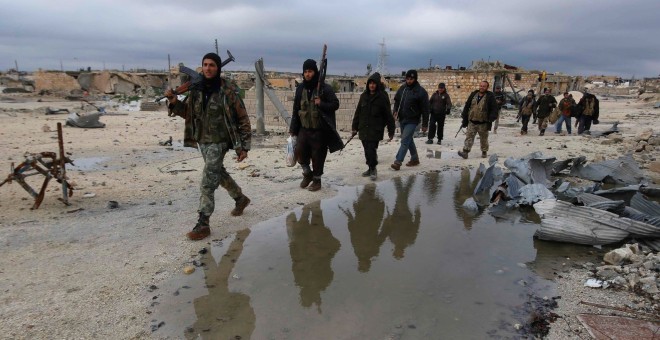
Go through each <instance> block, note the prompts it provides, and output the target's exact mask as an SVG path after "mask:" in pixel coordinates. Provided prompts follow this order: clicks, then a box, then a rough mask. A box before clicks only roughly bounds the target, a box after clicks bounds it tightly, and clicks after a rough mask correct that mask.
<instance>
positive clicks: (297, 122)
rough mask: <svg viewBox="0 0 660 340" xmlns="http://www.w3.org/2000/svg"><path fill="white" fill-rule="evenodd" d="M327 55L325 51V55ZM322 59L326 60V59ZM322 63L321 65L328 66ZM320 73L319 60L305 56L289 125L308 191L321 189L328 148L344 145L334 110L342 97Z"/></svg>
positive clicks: (303, 185) (332, 149)
mask: <svg viewBox="0 0 660 340" xmlns="http://www.w3.org/2000/svg"><path fill="white" fill-rule="evenodd" d="M324 58H325V55H324V56H323V57H322V59H324ZM322 63H323V64H325V62H324V60H323V62H322ZM323 64H322V69H324V68H325V67H324V66H325V65H323ZM319 74H320V73H319V68H318V66H317V65H316V61H314V60H313V59H307V60H305V62H304V63H303V82H302V84H300V85H298V88H296V94H295V97H294V99H293V115H292V117H291V126H290V127H289V134H290V135H291V136H298V141H297V144H296V158H297V159H298V163H299V164H300V166H301V167H302V169H303V180H302V182H300V187H301V188H303V189H304V188H307V189H308V190H309V191H317V190H320V189H321V176H322V175H323V166H324V164H325V158H326V157H327V155H328V149H330V152H334V151H336V150H340V149H342V148H343V146H344V143H343V142H342V140H341V138H340V137H339V135H338V134H337V123H336V118H335V111H337V109H339V99H337V96H336V95H335V92H334V91H333V90H332V87H331V86H330V85H328V84H326V83H325V81H324V79H321V77H320V76H319ZM323 78H325V77H323ZM310 161H311V167H310ZM310 183H311V185H310Z"/></svg>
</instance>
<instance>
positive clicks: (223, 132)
mask: <svg viewBox="0 0 660 340" xmlns="http://www.w3.org/2000/svg"><path fill="white" fill-rule="evenodd" d="M221 64H222V62H221V59H220V56H218V55H217V54H215V53H208V54H206V55H205V56H204V57H203V58H202V74H203V80H202V82H201V83H200V84H197V85H196V86H193V87H192V88H191V89H190V95H189V96H188V97H187V98H186V99H185V100H183V101H179V100H178V99H177V97H176V96H175V95H174V93H173V91H172V90H168V91H167V92H166V93H165V96H166V97H167V98H168V101H169V110H170V115H172V116H175V115H176V116H180V117H182V118H184V119H185V125H186V126H185V132H184V146H188V147H197V148H199V150H200V152H201V153H202V158H203V159H204V170H203V172H202V182H201V185H200V191H201V196H200V199H199V209H198V213H199V218H198V221H197V224H196V225H195V227H194V228H193V230H192V231H190V232H189V233H188V234H187V236H188V238H189V239H191V240H201V239H203V238H205V237H207V236H208V235H209V234H210V232H211V231H210V226H209V218H210V217H211V214H212V213H213V211H214V209H215V196H214V193H215V190H216V189H217V188H218V186H222V187H223V188H225V190H227V192H228V193H229V195H230V196H231V197H232V198H233V199H234V201H235V206H234V209H233V210H232V211H231V214H232V215H233V216H239V215H242V214H243V210H244V209H245V207H246V206H247V205H248V204H250V199H249V198H248V197H247V196H245V195H244V194H243V192H242V190H241V188H240V187H239V186H238V184H236V182H235V181H234V179H232V178H231V176H230V175H229V173H227V170H226V169H225V167H224V165H223V161H224V158H225V154H226V153H227V152H228V151H229V150H231V149H233V150H234V151H235V152H236V155H237V156H238V157H237V162H241V161H243V160H244V159H245V158H246V157H247V153H248V151H249V150H250V139H251V137H252V132H251V131H252V129H251V127H250V119H249V117H248V115H247V112H246V110H245V105H244V104H243V101H242V100H241V98H240V96H239V95H238V93H237V92H238V91H237V90H238V89H237V87H236V86H235V85H234V84H230V83H229V82H228V81H227V80H226V79H224V78H221V77H220V71H221V70H220V65H221Z"/></svg>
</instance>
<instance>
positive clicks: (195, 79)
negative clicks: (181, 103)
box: [155, 50, 236, 103]
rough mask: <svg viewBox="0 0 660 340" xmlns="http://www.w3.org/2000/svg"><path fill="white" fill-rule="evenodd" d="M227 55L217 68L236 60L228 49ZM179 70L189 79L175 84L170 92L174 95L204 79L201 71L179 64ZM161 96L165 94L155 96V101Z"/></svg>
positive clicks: (185, 90)
mask: <svg viewBox="0 0 660 340" xmlns="http://www.w3.org/2000/svg"><path fill="white" fill-rule="evenodd" d="M227 55H228V56H229V57H228V58H227V59H225V60H224V61H223V62H222V64H220V67H219V68H218V69H222V68H223V67H224V66H225V65H227V64H229V63H231V62H232V61H234V60H236V59H234V56H233V55H231V52H229V50H227ZM179 72H181V73H184V74H186V75H188V76H190V80H188V81H187V82H185V83H183V84H181V85H179V86H177V88H176V89H174V91H172V92H174V95H175V96H178V95H180V94H183V93H186V92H188V91H189V90H190V89H191V88H193V87H195V86H196V85H199V84H200V83H201V82H202V80H203V79H204V77H203V76H202V74H201V73H197V72H195V71H194V70H192V69H190V68H188V67H185V66H183V65H179ZM163 98H165V96H162V97H160V98H156V100H155V101H156V103H158V102H159V101H161V100H163Z"/></svg>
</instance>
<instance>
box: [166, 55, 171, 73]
mask: <svg viewBox="0 0 660 340" xmlns="http://www.w3.org/2000/svg"><path fill="white" fill-rule="evenodd" d="M167 73H168V74H172V64H170V54H169V53H168V54H167Z"/></svg>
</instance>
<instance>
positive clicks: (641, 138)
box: [635, 128, 653, 142]
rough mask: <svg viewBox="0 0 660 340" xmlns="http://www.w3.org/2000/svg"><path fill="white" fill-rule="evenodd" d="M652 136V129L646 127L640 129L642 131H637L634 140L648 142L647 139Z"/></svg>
mask: <svg viewBox="0 0 660 340" xmlns="http://www.w3.org/2000/svg"><path fill="white" fill-rule="evenodd" d="M652 136H653V129H651V128H646V129H644V130H642V132H640V133H638V134H637V135H636V136H635V142H640V141H645V142H648V140H649V139H650V138H651V137H652Z"/></svg>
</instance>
